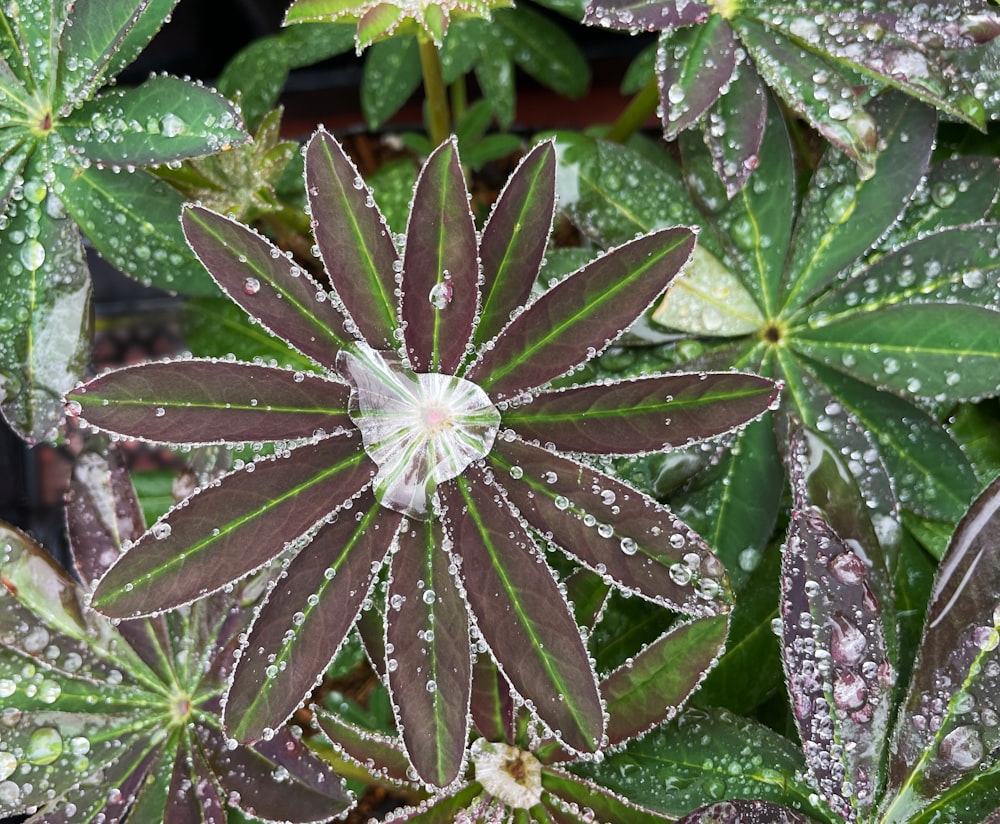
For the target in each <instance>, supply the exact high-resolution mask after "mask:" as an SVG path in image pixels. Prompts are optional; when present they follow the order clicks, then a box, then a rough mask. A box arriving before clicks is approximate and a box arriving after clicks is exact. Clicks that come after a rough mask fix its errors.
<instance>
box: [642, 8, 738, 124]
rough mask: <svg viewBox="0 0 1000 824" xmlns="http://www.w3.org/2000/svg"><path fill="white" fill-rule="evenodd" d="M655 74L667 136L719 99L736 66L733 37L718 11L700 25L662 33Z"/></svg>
mask: <svg viewBox="0 0 1000 824" xmlns="http://www.w3.org/2000/svg"><path fill="white" fill-rule="evenodd" d="M657 60H658V61H659V62H660V63H661V65H663V66H664V70H663V71H661V72H659V73H658V74H657V84H658V86H659V89H660V108H661V109H662V111H663V118H664V127H665V128H664V136H665V137H666V138H667V139H668V140H672V139H674V138H676V137H677V134H678V133H679V132H681V131H683V130H684V129H686V128H688V127H689V126H691V125H692V124H693V123H694V122H695V121H697V120H699V119H700V118H701V117H703V116H704V114H705V112H707V111H708V109H709V108H710V107H711V106H712V104H713V103H715V101H716V100H718V99H719V95H721V94H722V90H723V88H724V87H725V86H726V85H727V84H728V83H729V81H730V79H731V78H732V76H733V72H734V71H735V70H736V40H735V38H734V36H733V30H732V29H731V28H730V27H729V23H727V22H726V20H725V19H724V18H723V17H722V16H720V15H717V14H714V15H712V16H711V17H710V18H709V19H708V20H707V21H706V22H705V24H704V25H703V26H691V27H688V28H682V29H676V30H675V31H672V32H670V33H669V34H667V35H665V36H664V37H661V38H660V40H659V44H658V49H657Z"/></svg>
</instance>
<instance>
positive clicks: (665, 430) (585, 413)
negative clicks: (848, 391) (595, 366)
mask: <svg viewBox="0 0 1000 824" xmlns="http://www.w3.org/2000/svg"><path fill="white" fill-rule="evenodd" d="M777 397H778V390H777V389H776V388H775V386H774V384H772V383H771V382H770V381H768V380H766V379H764V378H758V377H757V376H755V375H740V374H736V373H728V372H727V373H715V374H706V373H701V374H682V375H667V376H661V377H656V378H638V379H635V380H632V381H622V382H620V383H619V384H617V385H616V387H615V391H614V393H609V392H608V391H607V388H606V387H605V386H601V385H593V386H581V387H572V388H569V389H561V390H554V391H550V392H539V393H537V394H536V395H535V397H534V398H533V399H532V401H531V403H529V404H525V405H524V406H518V407H514V409H512V410H511V411H510V412H508V413H507V414H505V415H504V423H506V424H508V425H510V426H512V427H513V428H515V429H516V430H517V432H518V433H519V434H520V435H521V436H522V437H523V438H525V439H527V440H533V441H536V442H541V443H553V444H555V447H556V449H558V450H561V451H567V452H588V453H592V454H605V455H626V454H637V453H643V452H655V451H659V450H664V449H670V448H671V447H676V446H686V445H688V444H690V443H692V442H694V441H697V440H706V439H708V438H711V437H714V436H716V435H719V434H722V433H725V432H730V431H732V430H733V429H734V428H736V427H738V426H741V425H743V424H744V423H746V422H748V421H752V420H753V419H754V418H756V417H758V416H759V415H761V414H763V413H764V412H765V411H766V410H767V409H768V408H769V407H770V406H771V405H773V404H774V403H775V402H776V401H777Z"/></svg>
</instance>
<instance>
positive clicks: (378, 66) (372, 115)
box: [361, 37, 421, 130]
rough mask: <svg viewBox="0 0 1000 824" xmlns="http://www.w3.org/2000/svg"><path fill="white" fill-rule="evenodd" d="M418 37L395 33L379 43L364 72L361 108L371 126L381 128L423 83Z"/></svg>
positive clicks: (373, 48) (366, 63)
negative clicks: (402, 35)
mask: <svg viewBox="0 0 1000 824" xmlns="http://www.w3.org/2000/svg"><path fill="white" fill-rule="evenodd" d="M420 76H421V75H420V51H419V47H418V45H417V40H416V38H413V37H394V38H390V39H388V40H381V41H379V42H378V43H375V44H373V45H372V46H371V48H370V49H369V50H368V54H367V56H366V57H365V65H364V71H363V74H362V76H361V110H362V111H363V112H364V115H365V122H366V123H367V124H368V128H369V129H373V130H374V129H378V128H379V127H380V126H382V125H383V124H385V122H386V121H387V120H389V118H390V117H392V116H393V114H395V113H396V112H397V111H398V110H399V108H400V107H401V106H402V105H403V104H404V103H405V102H406V101H407V100H408V99H409V97H410V95H412V94H413V93H414V92H415V91H416V90H417V88H418V87H419V86H420Z"/></svg>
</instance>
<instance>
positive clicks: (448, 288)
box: [400, 141, 479, 373]
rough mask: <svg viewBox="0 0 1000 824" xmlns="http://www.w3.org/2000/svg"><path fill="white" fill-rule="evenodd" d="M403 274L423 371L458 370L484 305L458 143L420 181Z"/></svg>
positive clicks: (406, 319)
mask: <svg viewBox="0 0 1000 824" xmlns="http://www.w3.org/2000/svg"><path fill="white" fill-rule="evenodd" d="M403 273H404V279H405V280H404V288H403V295H402V298H401V299H400V316H401V321H402V324H403V328H404V330H405V333H404V337H405V343H406V350H407V354H408V355H409V357H410V360H411V361H412V363H413V366H414V368H415V369H416V370H417V371H418V372H429V371H441V372H449V373H453V372H454V371H455V369H456V368H457V367H458V365H459V364H460V363H461V362H462V360H463V359H464V357H465V353H466V349H465V347H466V345H467V344H468V343H469V340H470V337H471V332H472V327H473V324H474V319H475V317H476V312H477V310H478V308H479V282H478V281H479V266H478V262H477V249H476V227H475V223H474V222H473V219H472V212H471V211H470V210H469V201H468V197H467V193H466V188H465V178H464V176H463V174H462V167H461V165H460V163H459V158H458V146H457V143H456V142H455V141H452V142H449V143H445V144H442V146H440V147H439V148H438V149H437V150H435V152H434V153H433V154H432V155H431V156H430V157H429V158H428V159H427V163H426V164H425V165H424V167H423V169H422V170H421V172H420V176H419V177H418V178H417V185H416V189H415V190H414V194H413V207H412V209H411V210H410V220H409V223H408V224H407V227H406V250H405V252H404V253H403Z"/></svg>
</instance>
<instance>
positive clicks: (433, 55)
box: [417, 35, 451, 146]
mask: <svg viewBox="0 0 1000 824" xmlns="http://www.w3.org/2000/svg"><path fill="white" fill-rule="evenodd" d="M417 42H418V43H419V44H420V68H421V70H422V71H423V74H424V95H425V96H426V98H427V135H428V137H430V139H431V143H433V144H434V145H435V146H437V145H440V144H441V143H443V142H444V141H445V140H447V139H448V135H449V134H451V116H450V113H449V111H448V91H447V89H446V88H445V85H444V78H443V77H442V76H441V56H440V55H439V54H438V50H437V46H435V45H434V43H433V41H431V40H430V39H429V38H427V37H424V36H423V35H418V36H417Z"/></svg>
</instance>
